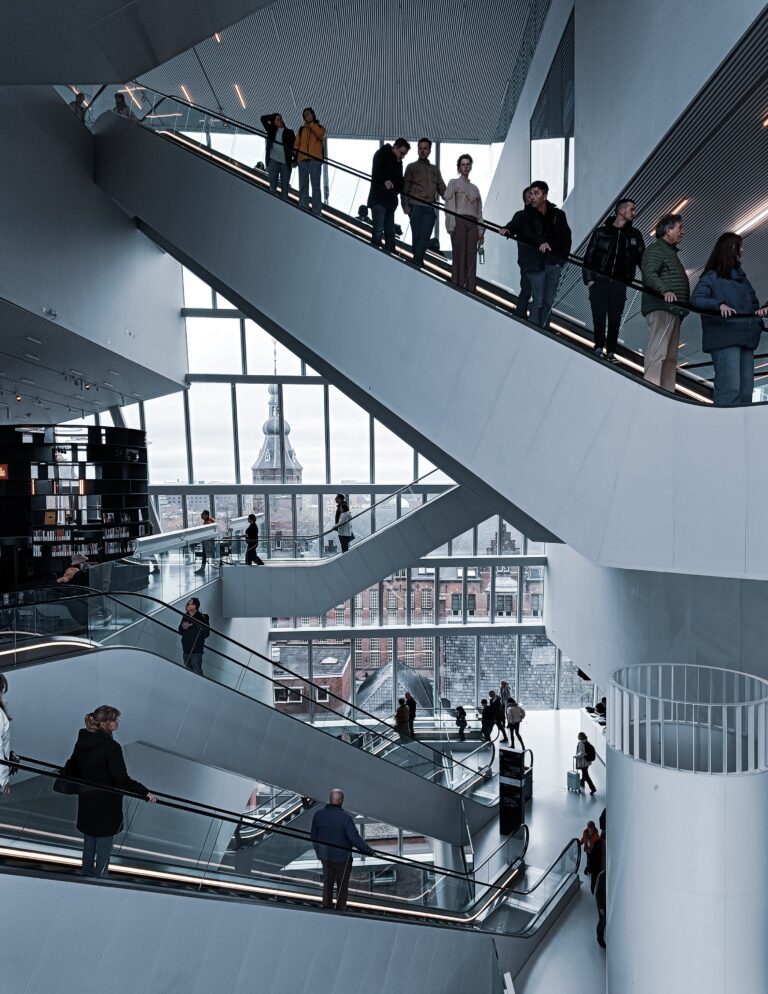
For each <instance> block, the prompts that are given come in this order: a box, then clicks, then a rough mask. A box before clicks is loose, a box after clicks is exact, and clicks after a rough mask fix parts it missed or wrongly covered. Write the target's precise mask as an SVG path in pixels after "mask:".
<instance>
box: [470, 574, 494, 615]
mask: <svg viewBox="0 0 768 994" xmlns="http://www.w3.org/2000/svg"><path fill="white" fill-rule="evenodd" d="M491 572H492V570H491V567H490V566H467V567H466V573H467V621H468V623H469V624H472V622H475V624H483V625H484V624H487V623H488V622H489V621H490V620H491V614H490V608H491Z"/></svg>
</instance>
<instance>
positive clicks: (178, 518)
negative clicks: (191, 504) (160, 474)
mask: <svg viewBox="0 0 768 994" xmlns="http://www.w3.org/2000/svg"><path fill="white" fill-rule="evenodd" d="M157 509H158V510H157V516H158V517H159V518H160V527H161V529H162V530H163V531H164V532H173V531H178V530H179V528H183V527H184V501H183V498H182V497H181V495H179V494H161V495H160V496H159V497H157Z"/></svg>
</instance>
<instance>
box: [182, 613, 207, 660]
mask: <svg viewBox="0 0 768 994" xmlns="http://www.w3.org/2000/svg"><path fill="white" fill-rule="evenodd" d="M190 621H191V622H192V624H191V625H190V626H189V628H183V627H182V625H184V624H189V622H190ZM209 623H210V618H209V617H208V615H207V614H203V612H202V611H198V612H197V614H195V615H194V616H193V615H191V614H185V615H184V617H183V618H182V619H181V621H180V622H179V628H178V631H179V635H181V648H182V651H183V652H185V653H187V654H191V653H198V652H199V653H200V655H201V656H202V654H203V653H204V652H205V640H206V639H207V638H208V636H209V635H210V634H211V629H210V628H209V627H208V625H209Z"/></svg>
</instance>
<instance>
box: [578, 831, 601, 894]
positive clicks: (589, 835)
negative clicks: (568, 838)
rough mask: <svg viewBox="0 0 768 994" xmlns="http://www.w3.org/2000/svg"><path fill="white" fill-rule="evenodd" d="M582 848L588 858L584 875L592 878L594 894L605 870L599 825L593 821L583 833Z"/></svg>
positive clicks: (591, 885)
mask: <svg viewBox="0 0 768 994" xmlns="http://www.w3.org/2000/svg"><path fill="white" fill-rule="evenodd" d="M581 848H582V849H583V850H584V855H585V857H586V865H585V867H584V874H585V875H586V876H588V877H590V878H591V879H590V890H591V892H592V893H593V894H594V893H595V887H596V886H597V877H598V874H599V873H600V871H601V870H602V868H603V843H602V839H601V838H600V832H599V831H598V829H597V825H595V823H594V822H593V821H588V822H587V827H586V828H585V829H584V831H583V833H582V836H581Z"/></svg>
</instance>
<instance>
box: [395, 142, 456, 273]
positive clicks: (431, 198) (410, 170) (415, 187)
mask: <svg viewBox="0 0 768 994" xmlns="http://www.w3.org/2000/svg"><path fill="white" fill-rule="evenodd" d="M416 147H417V150H418V156H419V157H418V159H417V160H416V162H411V163H409V164H408V165H407V166H406V169H405V176H404V177H403V196H402V206H403V211H404V212H405V213H406V214H407V215H408V216H409V217H410V219H411V240H412V242H413V264H414V266H418V267H419V268H421V266H423V265H424V254H425V253H426V251H427V248H428V247H429V243H430V241H431V239H432V232H433V231H434V230H435V221H436V220H437V211H436V210H435V208H434V206H433V204H435V203H436V201H437V198H438V196H440V197H444V196H445V189H446V187H445V181H444V180H443V177H442V175H441V174H440V169H439V168H438V167H437V166H436V165H435V164H434V163H432V162H430V161H429V155H430V152H431V151H432V142H431V141H430V140H429V138H419V142H418V145H417V146H416Z"/></svg>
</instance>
